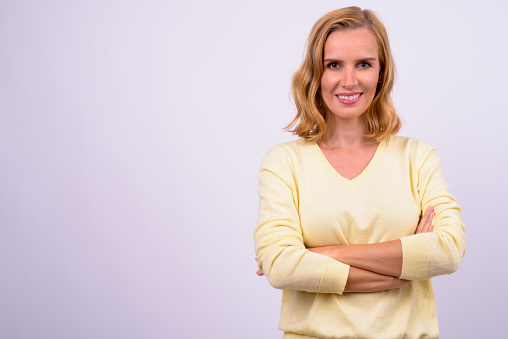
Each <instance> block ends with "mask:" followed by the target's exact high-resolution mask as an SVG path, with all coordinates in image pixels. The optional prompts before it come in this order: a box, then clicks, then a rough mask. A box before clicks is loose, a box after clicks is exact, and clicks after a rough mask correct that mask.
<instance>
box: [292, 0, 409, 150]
mask: <svg viewBox="0 0 508 339" xmlns="http://www.w3.org/2000/svg"><path fill="white" fill-rule="evenodd" d="M360 28H367V29H369V30H370V31H371V32H372V33H373V34H374V36H375V37H376V40H377V44H378V46H379V62H380V65H381V73H380V84H379V85H378V87H377V89H376V94H375V96H374V99H373V100H372V103H371V104H370V106H369V108H368V109H367V111H366V112H365V113H364V114H365V124H366V134H365V136H366V137H368V138H373V139H376V140H377V141H380V140H381V139H382V138H384V137H385V136H390V135H394V134H396V133H397V132H398V131H399V129H400V126H401V123H400V119H399V117H398V116H397V113H396V112H395V107H394V106H393V103H392V99H391V96H390V95H391V91H392V88H393V82H394V78H395V63H394V61H393V57H392V53H391V50H390V42H389V41H388V34H387V33H386V29H385V27H384V25H383V24H382V23H381V21H380V20H379V19H378V17H377V16H376V14H375V13H374V12H372V11H370V10H368V9H366V10H363V11H362V10H361V8H359V7H355V6H353V7H347V8H342V9H338V10H335V11H332V12H330V13H328V14H326V15H325V16H323V17H322V18H321V19H319V20H318V21H317V22H316V23H315V24H314V26H313V27H312V30H311V32H310V35H309V40H308V42H307V53H306V55H305V58H304V60H303V62H302V64H301V65H300V67H299V68H298V70H297V71H296V73H295V75H294V76H293V83H292V87H291V90H292V94H293V100H294V102H295V105H296V109H297V113H296V116H295V118H294V119H293V121H291V123H289V125H287V126H286V127H285V129H286V130H287V131H289V132H292V133H293V134H295V135H298V136H300V137H303V138H305V139H307V140H310V141H315V140H317V139H320V138H323V137H324V135H325V132H326V128H327V121H329V119H330V116H331V114H332V113H331V112H330V110H329V109H328V107H327V106H326V104H325V103H324V101H323V98H322V96H321V91H320V85H321V76H322V75H323V70H324V67H323V53H324V52H323V51H324V46H325V42H326V39H327V38H328V36H329V35H330V33H332V32H334V31H338V30H350V29H360Z"/></svg>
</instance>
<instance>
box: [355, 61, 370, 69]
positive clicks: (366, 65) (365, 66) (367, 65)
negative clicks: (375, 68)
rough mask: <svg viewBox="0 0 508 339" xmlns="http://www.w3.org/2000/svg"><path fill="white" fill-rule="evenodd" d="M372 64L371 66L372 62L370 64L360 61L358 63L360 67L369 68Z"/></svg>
mask: <svg viewBox="0 0 508 339" xmlns="http://www.w3.org/2000/svg"><path fill="white" fill-rule="evenodd" d="M370 66H371V64H369V63H368V62H360V63H359V64H358V67H359V68H369V67H370Z"/></svg>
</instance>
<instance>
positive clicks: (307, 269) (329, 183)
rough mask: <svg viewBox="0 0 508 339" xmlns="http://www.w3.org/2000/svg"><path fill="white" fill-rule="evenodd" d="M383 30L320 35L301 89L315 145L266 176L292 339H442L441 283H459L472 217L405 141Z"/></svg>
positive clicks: (344, 29) (266, 264)
mask: <svg viewBox="0 0 508 339" xmlns="http://www.w3.org/2000/svg"><path fill="white" fill-rule="evenodd" d="M394 69H395V66H394V63H393V59H392V55H391V51H390V44H389V41H388V36H387V34H386V30H385V28H384V26H383V24H382V23H381V22H380V21H379V19H378V18H377V17H376V16H375V15H374V13H373V12H371V11H369V10H364V11H362V10H361V9H360V8H358V7H349V8H344V9H339V10H336V11H333V12H331V13H328V14H327V15H325V16H324V17H323V18H321V19H320V20H319V21H318V22H317V23H316V24H315V25H314V27H313V28H312V31H311V33H310V36H309V40H308V49H307V54H306V57H305V59H304V61H303V63H302V65H301V66H300V68H299V69H298V71H297V72H296V74H295V76H294V78H293V86H292V90H293V97H294V100H295V103H296V107H297V115H296V117H295V119H294V120H293V122H291V124H290V125H289V126H288V130H290V131H291V132H293V133H294V134H296V135H299V136H300V137H301V139H299V140H296V141H292V142H288V143H285V144H282V145H277V146H275V147H273V148H272V149H270V150H269V152H268V153H267V155H266V156H265V158H264V160H263V163H262V165H261V168H260V172H259V187H258V192H259V196H260V207H259V215H258V226H257V228H256V231H255V245H256V253H257V255H258V266H259V268H260V269H261V270H262V271H258V274H260V275H261V274H263V273H264V274H265V275H266V277H267V278H268V281H269V282H270V284H271V285H272V286H273V287H275V288H279V289H282V290H284V292H283V298H282V310H281V319H280V323H279V328H280V329H281V330H283V331H285V333H284V338H288V339H292V338H438V337H439V330H438V325H437V317H436V305H435V297H434V292H433V288H432V283H431V280H430V278H432V277H434V276H437V275H442V274H450V273H452V272H454V271H456V270H457V268H458V266H459V263H460V261H461V258H462V256H463V255H464V250H465V238H464V227H463V225H462V221H461V217H460V208H459V206H458V205H457V203H456V202H455V200H454V198H453V197H452V196H451V195H450V193H449V192H448V185H447V183H446V182H445V181H444V179H443V174H442V170H441V166H440V161H439V157H438V156H437V154H436V152H435V150H434V149H433V148H432V147H430V146H429V145H428V144H426V143H424V142H422V141H419V140H415V139H411V138H405V137H399V136H396V135H395V134H396V133H397V132H398V130H399V127H400V120H399V118H398V117H397V115H396V112H395V109H394V107H393V104H392V102H391V99H390V93H391V90H392V87H393V80H394Z"/></svg>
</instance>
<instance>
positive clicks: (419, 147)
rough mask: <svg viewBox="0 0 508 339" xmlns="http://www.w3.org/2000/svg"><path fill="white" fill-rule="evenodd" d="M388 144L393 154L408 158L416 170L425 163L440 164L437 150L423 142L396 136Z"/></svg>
mask: <svg viewBox="0 0 508 339" xmlns="http://www.w3.org/2000/svg"><path fill="white" fill-rule="evenodd" d="M388 144H389V147H390V149H391V150H392V151H393V152H396V153H398V154H399V155H401V156H404V157H407V159H408V161H409V162H410V163H411V164H413V165H414V166H415V167H414V168H415V169H416V170H418V169H420V168H421V167H422V166H423V165H424V164H425V163H429V162H430V163H439V162H440V159H439V156H438V155H437V153H436V149H435V148H434V147H433V146H431V145H430V144H428V143H427V142H425V141H423V140H420V139H415V138H410V137H403V136H398V135H394V136H391V137H390V139H389V141H388Z"/></svg>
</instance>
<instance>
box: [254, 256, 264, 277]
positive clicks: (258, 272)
mask: <svg viewBox="0 0 508 339" xmlns="http://www.w3.org/2000/svg"><path fill="white" fill-rule="evenodd" d="M256 261H258V257H256ZM256 274H257V275H259V276H260V277H262V276H264V275H265V274H264V273H263V271H261V270H257V271H256Z"/></svg>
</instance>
